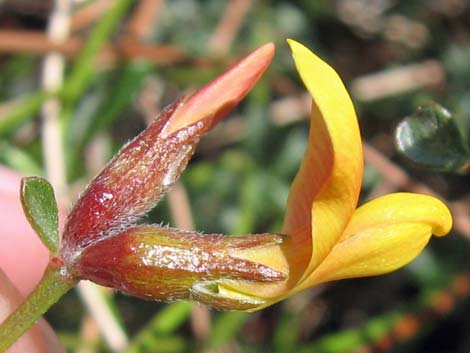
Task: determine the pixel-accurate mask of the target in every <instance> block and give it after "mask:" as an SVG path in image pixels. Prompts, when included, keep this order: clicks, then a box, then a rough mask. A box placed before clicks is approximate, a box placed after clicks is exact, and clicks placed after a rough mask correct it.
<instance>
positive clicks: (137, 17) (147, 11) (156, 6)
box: [126, 0, 164, 40]
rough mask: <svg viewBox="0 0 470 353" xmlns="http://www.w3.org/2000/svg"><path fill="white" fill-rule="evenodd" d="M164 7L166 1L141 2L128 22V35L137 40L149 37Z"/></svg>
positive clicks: (148, 0) (151, 0)
mask: <svg viewBox="0 0 470 353" xmlns="http://www.w3.org/2000/svg"><path fill="white" fill-rule="evenodd" d="M163 5H164V0H140V1H139V2H138V4H137V6H136V9H135V10H134V11H133V12H132V17H131V18H130V19H129V20H128V21H127V25H126V33H127V35H129V36H130V37H131V38H136V39H137V40H143V39H145V38H146V37H148V36H149V35H150V34H151V31H152V29H153V28H154V23H155V21H156V18H157V16H158V14H159V12H160V10H161V9H162V7H163Z"/></svg>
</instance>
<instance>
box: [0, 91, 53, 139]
mask: <svg viewBox="0 0 470 353" xmlns="http://www.w3.org/2000/svg"><path fill="white" fill-rule="evenodd" d="M46 98H47V95H46V94H45V93H44V92H36V93H33V94H31V95H30V96H27V97H24V98H20V99H18V100H17V101H14V102H13V103H11V104H10V105H8V106H3V108H4V109H3V110H1V111H0V136H4V135H7V134H9V133H10V132H12V131H13V130H14V129H16V128H17V127H18V126H21V124H24V123H25V122H27V121H28V120H32V119H33V118H34V117H35V115H36V113H37V112H38V111H39V108H41V105H42V103H43V102H44V100H45V99H46Z"/></svg>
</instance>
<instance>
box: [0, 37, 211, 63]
mask: <svg viewBox="0 0 470 353" xmlns="http://www.w3.org/2000/svg"><path fill="white" fill-rule="evenodd" d="M84 43H85V39H84V38H82V37H79V36H72V37H70V38H68V39H67V41H65V42H63V43H55V42H53V41H51V40H50V39H49V38H47V36H46V35H45V34H44V33H41V32H34V31H22V30H3V31H0V53H6V54H15V53H27V54H37V55H43V54H46V53H48V52H50V51H57V52H59V53H62V54H64V55H65V56H66V57H68V58H74V57H76V55H77V54H78V53H79V52H80V50H81V48H82V46H83V44H84ZM97 56H98V61H100V59H101V61H103V58H105V59H106V60H105V61H106V63H108V65H109V63H115V62H117V61H119V59H120V58H123V59H135V58H142V59H147V60H149V61H150V62H153V63H155V64H157V65H169V64H180V63H192V64H195V65H205V64H207V61H206V60H204V59H198V58H191V57H189V56H187V55H186V54H185V53H184V52H182V51H181V50H180V49H178V48H176V47H174V46H169V45H153V44H144V43H138V42H135V41H131V40H127V39H121V40H118V41H117V42H116V43H114V44H111V43H108V44H107V45H105V46H104V48H103V49H102V50H101V51H100V53H99V55H97Z"/></svg>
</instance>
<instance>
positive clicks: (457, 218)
mask: <svg viewBox="0 0 470 353" xmlns="http://www.w3.org/2000/svg"><path fill="white" fill-rule="evenodd" d="M363 148H364V158H365V160H366V162H367V163H369V164H370V165H372V166H373V167H375V168H376V170H377V171H378V172H379V173H380V175H381V176H382V178H383V179H384V180H386V182H387V183H389V184H390V185H391V186H393V187H392V188H390V189H389V190H388V191H395V190H397V189H401V190H408V191H413V192H419V193H423V194H427V195H433V196H436V197H438V198H441V199H443V197H442V196H441V195H439V194H438V193H437V192H436V191H434V190H433V189H431V188H430V187H429V186H427V185H425V184H423V183H420V182H418V181H416V180H415V179H413V178H412V177H410V176H409V175H408V174H407V173H406V172H405V171H404V170H403V169H402V168H401V167H399V166H398V165H397V164H395V163H393V162H392V161H390V160H389V159H388V158H387V157H386V156H384V155H383V154H382V153H380V152H379V151H378V150H377V149H375V148H374V147H372V146H371V145H369V144H368V143H366V142H364V144H363ZM382 187H383V185H382ZM393 189H394V190H393ZM381 191H382V190H381ZM374 196H375V195H374ZM446 203H447V204H448V205H449V208H450V210H451V212H452V215H453V217H454V226H455V228H456V229H457V230H458V231H459V232H460V233H461V234H462V235H464V236H466V237H470V217H469V214H468V202H466V201H460V202H446Z"/></svg>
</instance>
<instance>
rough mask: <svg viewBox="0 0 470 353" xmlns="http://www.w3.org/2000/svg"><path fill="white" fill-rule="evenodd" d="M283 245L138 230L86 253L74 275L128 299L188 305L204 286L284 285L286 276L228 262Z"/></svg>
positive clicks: (268, 238) (269, 238)
mask: <svg viewBox="0 0 470 353" xmlns="http://www.w3.org/2000/svg"><path fill="white" fill-rule="evenodd" d="M283 239H284V238H283V237H282V236H280V235H275V234H261V235H250V236H248V237H225V236H222V235H203V234H199V233H192V232H186V231H181V230H177V229H172V228H160V227H157V226H150V225H149V226H139V227H134V228H130V229H128V230H126V231H124V232H123V233H121V234H119V235H116V236H114V237H111V238H107V239H104V240H101V241H98V242H96V243H94V244H93V245H91V246H89V247H88V248H86V249H85V250H84V251H83V253H82V254H81V256H80V257H79V259H78V261H77V262H76V264H75V265H74V267H73V271H74V272H75V275H77V276H78V277H80V278H83V279H89V280H92V281H93V282H96V283H98V284H101V285H104V286H108V287H113V288H115V289H118V290H120V291H122V292H124V293H126V294H129V295H132V296H137V297H141V298H145V299H152V300H174V299H191V289H192V288H193V287H194V286H195V285H198V284H201V283H202V284H203V283H205V282H208V283H210V282H217V281H221V280H227V279H233V280H247V281H256V282H271V281H280V280H283V279H285V274H283V273H280V272H278V271H276V270H274V269H272V268H270V267H268V266H265V265H262V264H259V263H256V262H253V261H249V260H245V259H241V258H236V257H232V256H231V252H232V251H235V250H240V249H245V248H246V246H250V247H263V246H272V245H274V244H279V243H281V242H282V241H283ZM209 304H211V303H209Z"/></svg>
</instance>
